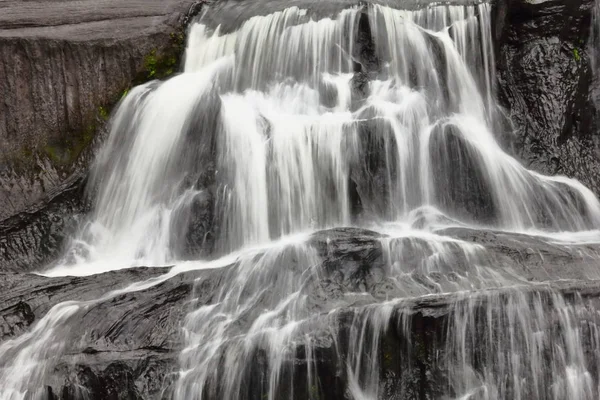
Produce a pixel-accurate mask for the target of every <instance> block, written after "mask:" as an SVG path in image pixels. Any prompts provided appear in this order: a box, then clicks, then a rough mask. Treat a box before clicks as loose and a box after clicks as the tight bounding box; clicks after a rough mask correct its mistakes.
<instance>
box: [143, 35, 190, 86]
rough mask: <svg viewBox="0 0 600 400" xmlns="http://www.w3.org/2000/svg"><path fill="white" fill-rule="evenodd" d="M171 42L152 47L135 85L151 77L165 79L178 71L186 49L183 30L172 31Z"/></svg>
mask: <svg viewBox="0 0 600 400" xmlns="http://www.w3.org/2000/svg"><path fill="white" fill-rule="evenodd" d="M170 38H171V40H170V43H169V45H168V46H166V48H164V49H161V50H160V51H159V50H158V49H152V50H151V51H150V52H149V53H148V54H146V56H145V57H144V64H143V70H142V72H141V73H140V74H139V75H138V76H137V77H136V79H135V80H134V82H133V83H134V84H135V85H139V84H141V83H144V82H146V81H148V80H149V79H164V78H167V77H169V76H171V75H173V73H174V72H175V71H176V69H177V65H178V64H179V60H180V57H181V54H182V53H183V51H184V45H185V35H184V34H183V30H179V31H177V32H172V33H171V34H170Z"/></svg>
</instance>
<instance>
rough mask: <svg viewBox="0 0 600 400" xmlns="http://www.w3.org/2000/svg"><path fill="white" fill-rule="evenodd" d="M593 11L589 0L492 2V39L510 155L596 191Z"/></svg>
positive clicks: (598, 153)
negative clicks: (511, 132) (510, 133)
mask: <svg viewBox="0 0 600 400" xmlns="http://www.w3.org/2000/svg"><path fill="white" fill-rule="evenodd" d="M593 8H594V1H593V0H542V1H535V2H531V1H527V0H499V1H497V2H496V3H495V11H494V12H495V15H494V22H495V27H494V35H495V38H494V39H495V41H496V51H497V54H496V57H497V72H498V95H499V99H500V101H501V103H502V104H503V105H504V107H505V108H506V110H507V113H508V115H509V116H510V118H511V119H512V122H513V128H514V129H515V135H514V137H513V148H514V151H515V153H516V155H517V156H518V157H520V159H521V160H522V161H523V163H524V164H525V165H526V166H528V167H529V168H532V169H534V170H537V171H539V172H542V173H544V174H549V175H557V174H560V175H566V176H569V177H573V178H576V179H578V180H580V181H581V182H583V183H584V184H585V185H586V186H588V187H589V188H591V189H592V190H593V191H594V192H595V193H596V194H600V150H599V149H600V148H599V143H600V142H599V140H600V136H599V135H598V121H597V110H596V109H595V106H594V101H593V98H592V91H593V87H594V85H596V82H595V80H594V74H593V71H592V68H591V61H592V56H593V55H592V46H591V43H590V40H591V24H592V11H593Z"/></svg>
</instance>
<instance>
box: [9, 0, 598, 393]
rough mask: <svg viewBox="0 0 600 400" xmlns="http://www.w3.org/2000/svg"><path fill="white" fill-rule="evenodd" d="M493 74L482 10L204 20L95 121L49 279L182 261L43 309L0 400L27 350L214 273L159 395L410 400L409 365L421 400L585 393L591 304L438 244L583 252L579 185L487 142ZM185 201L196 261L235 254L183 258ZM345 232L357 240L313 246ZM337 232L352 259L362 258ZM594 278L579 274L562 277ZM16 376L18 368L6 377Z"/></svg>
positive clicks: (586, 215) (351, 11)
mask: <svg viewBox="0 0 600 400" xmlns="http://www.w3.org/2000/svg"><path fill="white" fill-rule="evenodd" d="M493 82H494V59H493V46H492V41H491V22H490V5H489V4H486V3H481V4H477V5H430V6H427V7H425V8H421V9H417V10H410V11H407V10H397V9H393V8H390V7H387V6H383V5H366V6H353V7H349V8H347V9H344V10H341V11H339V12H337V13H335V14H334V15H333V16H328V17H315V15H312V14H311V13H309V12H307V11H306V10H303V9H300V8H298V7H289V8H286V9H285V10H283V11H278V12H274V13H271V14H269V15H264V16H254V17H252V18H250V19H248V20H246V21H245V22H243V23H242V24H241V25H240V26H237V27H235V28H231V27H228V28H226V27H223V26H218V27H210V26H209V23H208V21H205V20H203V19H201V20H200V21H199V23H197V24H195V25H193V26H192V27H191V29H190V32H189V38H188V44H187V49H186V62H185V68H184V71H183V73H182V74H180V75H178V76H176V77H174V78H172V79H170V80H168V81H166V82H162V83H159V82H153V83H150V84H146V85H143V86H141V87H138V88H136V89H134V90H132V91H131V93H129V94H128V96H127V97H126V99H125V100H124V101H123V102H122V104H121V105H120V107H119V109H118V110H117V112H116V113H115V115H114V116H113V118H112V121H111V136H110V138H109V140H108V142H107V144H106V145H105V148H104V150H103V152H102V154H101V155H100V156H99V160H98V162H97V164H96V166H95V169H94V179H93V182H92V185H93V187H94V188H95V190H97V198H96V207H95V209H94V212H93V213H92V215H91V216H90V220H89V222H88V223H87V224H85V225H84V226H82V228H81V231H80V233H79V235H78V236H76V239H75V240H73V244H72V246H71V249H70V251H69V252H67V255H66V256H65V258H64V259H63V260H62V262H61V263H60V265H58V266H54V268H53V269H52V270H50V271H49V272H48V273H47V274H48V275H64V274H66V275H89V274H95V273H99V272H102V271H106V270H109V269H115V268H124V267H128V266H132V265H167V264H179V265H178V266H176V267H174V268H173V270H171V272H170V273H169V274H167V275H163V276H161V277H159V278H155V279H152V280H150V281H146V282H141V283H138V284H135V285H132V286H130V287H128V288H125V289H123V290H120V291H116V292H111V293H109V294H107V295H105V296H104V297H103V298H102V299H98V300H96V301H91V302H79V303H78V302H72V303H66V304H61V305H59V306H56V307H55V308H53V309H52V310H51V311H50V312H49V313H48V315H47V316H46V317H45V318H44V319H43V320H42V321H40V322H39V323H38V324H37V325H36V327H35V328H34V329H33V330H32V331H31V332H30V333H28V334H26V335H24V336H23V337H21V338H18V339H16V340H13V341H9V342H5V343H3V344H2V345H0V366H1V367H2V369H1V370H0V398H2V399H20V398H25V397H26V396H28V395H31V394H32V393H35V391H36V390H37V389H38V388H39V387H41V386H42V385H43V380H44V379H45V372H44V371H46V370H48V369H49V368H51V365H52V363H53V362H54V361H53V360H54V359H55V357H57V355H56V354H50V353H51V352H50V351H49V349H48V348H47V347H45V346H44V343H46V342H48V341H49V340H50V339H49V335H51V334H52V332H63V331H65V332H66V328H65V327H66V326H67V325H68V323H70V322H71V321H73V320H74V318H76V317H77V313H78V312H80V311H81V310H84V309H86V307H89V306H90V305H92V304H95V303H97V302H100V301H104V300H106V299H110V298H112V297H115V296H117V295H118V294H119V293H123V292H124V291H137V290H144V288H147V287H150V286H153V285H158V284H159V283H161V282H164V281H165V280H167V279H169V278H170V277H172V276H174V275H175V274H177V273H179V272H181V271H184V270H189V269H193V268H217V267H224V266H226V265H227V266H229V268H230V269H229V270H228V271H227V273H226V278H225V279H223V282H222V286H221V287H220V289H219V291H218V293H216V294H215V299H214V301H213V302H212V303H211V304H209V305H205V306H198V307H196V308H193V309H192V310H190V312H189V314H188V315H187V317H186V318H185V321H183V323H182V324H183V326H182V335H183V341H184V348H183V350H182V352H181V354H180V357H179V363H180V368H181V370H180V371H179V373H178V378H177V380H176V382H175V383H174V384H173V386H172V387H171V388H170V390H171V393H172V396H173V398H176V399H231V400H233V399H266V398H268V399H284V398H286V399H287V398H299V399H317V398H336V397H335V396H338V397H339V396H341V395H340V393H341V394H343V396H345V397H346V398H351V399H355V400H362V399H394V398H417V397H419V398H425V397H423V396H424V395H423V393H416V392H414V390H415V389H414V385H412V384H411V382H414V381H415V380H416V379H417V377H416V375H418V374H420V373H421V372H422V371H423V370H424V369H423V368H424V367H423V365H424V364H427V365H429V364H431V365H433V364H436V365H442V364H444V365H446V368H445V371H446V372H444V373H442V372H440V371H439V370H438V371H437V372H436V371H434V370H433V369H432V370H430V371H429V373H431V374H433V375H431V376H425V377H420V378H419V379H422V380H423V382H424V381H427V382H429V381H436V380H437V381H438V382H437V383H438V384H439V387H442V388H443V391H442V392H435V393H434V392H431V393H428V394H427V396H428V398H456V399H508V398H511V399H530V398H536V399H537V398H539V399H546V398H548V399H550V398H552V399H596V398H598V396H600V390H599V388H598V384H599V383H600V376H599V375H598V374H599V372H598V371H600V359H599V358H600V357H598V355H597V354H598V352H599V351H600V348H599V347H598V346H599V344H600V335H599V332H598V325H597V323H598V322H599V321H598V316H597V315H595V312H594V311H593V310H594V308H593V305H592V304H591V303H590V301H588V300H587V299H585V298H584V297H577V296H574V297H575V299H571V298H569V299H565V296H563V294H562V293H563V292H564V291H565V290H566V289H564V287H563V286H561V285H562V283H558V284H555V283H552V284H549V283H543V282H552V281H557V280H559V279H560V278H561V277H560V276H558V275H556V274H555V273H554V272H553V271H547V275H546V276H543V277H536V278H535V279H533V278H531V277H529V276H527V273H528V272H527V271H523V270H519V269H518V265H508V264H507V263H506V262H505V260H504V259H502V258H501V257H498V256H496V255H494V254H491V253H490V252H488V250H487V248H486V246H484V245H482V244H478V243H475V242H474V241H472V240H470V239H469V238H468V237H463V238H461V237H456V235H455V232H454V231H453V230H456V229H459V228H460V229H463V231H465V230H466V232H468V231H469V229H470V230H485V229H491V228H493V229H497V230H504V231H508V232H513V233H515V232H516V233H519V234H521V236H520V237H521V238H522V241H523V242H525V243H526V242H527V240H529V239H527V238H530V237H532V235H535V236H536V237H538V238H539V237H542V238H543V240H544V241H546V242H547V243H549V245H551V244H556V243H558V244H560V246H567V247H568V246H569V245H571V244H573V243H569V240H565V239H564V236H565V235H564V232H570V234H569V236H570V237H571V242H575V241H577V240H579V239H580V240H581V241H597V240H598V239H599V238H600V236H599V235H598V234H597V232H595V231H591V230H592V229H596V228H598V227H600V203H599V202H598V200H597V199H596V198H595V197H594V195H593V194H592V193H591V192H590V191H589V190H588V189H586V188H585V187H583V186H582V185H581V184H579V183H578V182H576V181H573V180H570V179H567V178H561V177H546V176H542V175H539V174H537V173H534V172H532V171H528V170H527V169H525V168H524V167H522V166H521V165H520V164H519V163H518V162H517V161H516V160H514V159H513V158H511V157H510V156H509V155H508V154H506V153H505V152H503V151H502V148H501V147H500V146H499V145H498V143H497V142H496V139H495V137H494V133H493V132H492V126H494V118H495V115H496V113H497V105H496V103H495V100H494V83H493ZM209 164H210V166H209ZM207 176H212V177H213V178H207ZM208 193H210V196H209V195H208ZM205 196H209V197H205ZM199 198H200V199H205V198H212V199H213V200H214V213H213V218H214V220H216V221H218V223H217V224H215V228H214V232H211V235H214V237H215V238H216V239H215V243H214V244H213V247H214V249H213V250H214V251H215V252H216V253H217V254H220V255H225V254H227V253H230V252H233V251H235V253H231V254H230V255H229V256H227V257H224V258H222V259H219V260H216V261H212V262H210V263H200V264H199V265H201V266H200V267H198V266H195V264H194V263H191V264H190V263H183V264H181V263H180V261H179V260H180V259H181V258H182V254H181V253H180V252H179V246H180V244H181V243H180V242H182V241H183V240H184V239H183V237H184V236H185V234H186V233H185V232H186V230H188V229H189V227H188V226H187V223H188V222H189V219H190V218H191V217H190V216H191V215H192V214H193V213H194V209H193V205H194V204H195V202H197V201H198V199H199ZM352 225H353V226H358V227H361V228H369V229H371V230H370V231H367V230H365V229H344V230H339V229H337V230H336V229H333V230H329V231H325V232H324V233H323V232H319V233H316V234H313V233H312V232H314V231H315V230H320V229H328V228H335V227H347V226H352ZM463 231H461V232H463ZM578 232H579V233H578ZM323 237H326V239H323ZM330 238H332V239H330ZM573 238H575V239H573ZM578 238H579V239H578ZM345 241H346V242H349V241H357V243H360V244H361V246H363V247H360V246H359V247H360V251H363V250H364V249H367V250H368V251H367V250H364V253H360V254H361V256H364V257H365V259H364V260H360V259H359V260H357V258H356V257H355V256H349V255H348V254H350V253H352V252H351V251H349V250H347V249H346V248H345V247H344V246H345V245H344V243H346V242H345ZM271 242H272V243H271ZM340 243H341V244H340ZM353 243H354V242H353ZM366 243H368V245H367V244H366ZM373 249H376V250H377V252H378V253H377V254H380V256H378V257H375V256H371V254H374V253H371V252H372V251H375V250H373ZM530 256H531V255H530ZM593 256H595V254H593ZM328 257H333V260H337V261H334V262H331V259H330V258H328ZM540 257H541V256H540ZM327 260H329V261H327ZM340 260H341V261H340ZM541 262H542V263H543V259H542V261H541ZM336 263H339V264H340V265H342V267H340V268H339V270H336V268H337V267H336V265H337V264H336ZM367 268H368V269H369V271H370V272H368V273H367V272H361V271H363V269H367ZM599 272H600V270H598V269H597V268H596V267H595V265H593V264H592V265H590V268H589V269H588V270H586V271H582V274H583V273H585V277H586V278H587V279H598V278H600V274H599ZM324 281H326V282H327V285H324V284H323V282H324ZM531 281H535V282H537V283H534V282H531ZM198 285H199V290H200V285H201V282H199V283H198ZM332 288H333V289H332ZM449 294H453V295H451V296H453V297H451V299H452V306H451V307H450V306H446V307H450V309H449V310H447V311H448V312H447V314H446V317H444V318H445V320H444V321H445V322H444V323H443V324H442V325H443V326H444V328H443V329H444V330H445V334H444V335H441V334H440V333H439V332H437V333H436V332H430V331H427V329H425V328H423V324H425V325H426V324H427V320H426V319H427V318H438V317H436V316H435V315H430V316H428V317H422V319H423V320H422V321H421V325H418V324H415V323H414V318H412V316H414V315H415V314H416V313H417V310H418V309H419V307H422V306H423V305H424V304H435V302H436V299H439V298H441V297H443V296H446V297H447V296H449ZM571 297H573V296H571ZM192 304H194V301H192ZM440 307H441V306H440ZM439 318H441V317H439ZM582 319H584V320H585V324H581V323H580V321H581V320H582ZM340 321H342V322H340ZM344 321H345V322H344ZM411 321H412V322H411ZM44 332H45V333H44ZM441 336H444V337H446V338H447V339H446V340H444V342H443V343H437V342H436V340H439V337H441ZM61 340H62V339H61ZM584 340H587V341H589V343H585V344H584V343H583V341H584ZM59 342H60V341H57V344H56V346H55V347H53V348H52V351H53V352H60V351H62V348H63V347H64V343H62V342H60V343H59ZM323 343H328V344H329V345H328V346H324V345H323ZM475 343H477V345H475ZM428 347H429V348H436V349H439V351H438V352H437V353H435V354H432V353H431V352H430V350H427V348H428ZM323 348H329V349H333V350H331V352H330V353H326V352H325V353H324V352H323ZM386 349H387V350H386ZM585 349H591V350H592V351H591V352H589V351H585ZM428 363H429V364H428ZM19 364H23V365H27V366H28V370H27V373H23V374H15V373H13V372H12V370H13V369H14V368H19V367H18V365H19ZM332 365H335V370H327V368H332ZM382 371H385V374H384V373H382ZM435 374H438V375H435ZM390 376H393V378H394V379H391V378H390ZM391 381H393V382H396V383H395V384H394V385H391V384H389V382H391ZM340 382H341V383H340ZM339 385H342V386H343V387H342V388H341V389H339V388H337V386H339ZM338 389H339V390H338ZM423 390H425V389H423Z"/></svg>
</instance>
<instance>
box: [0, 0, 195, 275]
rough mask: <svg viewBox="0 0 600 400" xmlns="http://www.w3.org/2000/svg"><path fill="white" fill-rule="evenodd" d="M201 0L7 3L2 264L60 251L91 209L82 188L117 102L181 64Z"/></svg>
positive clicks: (1, 91) (0, 168) (3, 20)
mask: <svg viewBox="0 0 600 400" xmlns="http://www.w3.org/2000/svg"><path fill="white" fill-rule="evenodd" d="M195 3H200V2H194V1H192V0H169V1H166V2H165V1H158V0H157V1H154V0H152V1H133V2H130V1H128V2H121V1H114V0H106V1H101V2H97V1H83V2H81V1H77V2H76V1H69V0H64V1H53V2H52V6H51V7H50V6H48V4H47V3H46V2H38V1H34V2H22V1H9V2H3V4H2V6H0V9H1V10H2V11H1V15H0V98H2V99H3V102H2V103H1V104H0V148H1V149H2V150H1V151H0V204H2V207H0V221H2V222H0V238H1V239H0V255H2V257H0V268H1V269H3V270H7V269H18V268H22V267H23V266H25V265H27V266H28V267H27V269H28V270H31V269H33V268H36V267H38V266H40V265H43V264H44V263H47V262H48V261H50V260H52V259H53V258H54V257H56V255H57V254H58V252H59V251H60V248H61V243H62V239H63V238H62V234H61V233H60V232H62V231H63V229H64V226H68V225H69V224H71V223H72V219H73V218H74V216H75V215H76V214H78V213H80V212H82V211H85V209H86V207H85V204H83V203H84V199H83V197H82V196H81V193H82V190H80V189H81V188H79V187H78V185H79V184H81V182H83V181H84V178H85V175H86V174H87V170H88V168H89V165H90V163H91V161H92V160H93V158H94V155H95V148H96V147H97V145H98V144H99V142H101V139H102V136H103V135H102V132H103V131H102V128H103V126H104V123H105V121H106V120H107V119H108V117H109V114H110V111H111V109H112V107H113V106H114V105H115V104H116V103H117V102H118V100H119V99H120V98H121V97H122V96H123V94H124V93H126V91H127V90H128V89H129V88H130V87H132V86H133V85H135V84H139V83H141V82H144V81H146V80H150V79H156V78H162V77H165V76H168V75H170V74H172V73H173V72H175V71H176V70H177V68H178V63H179V58H180V56H181V55H182V53H183V45H184V34H185V24H186V23H187V22H188V21H189V18H190V17H191V15H190V13H197V12H198V11H199V8H198V7H197V6H194V7H192V5H194V4H195ZM59 203H60V204H59ZM57 210H60V212H58V211H57ZM38 216H39V217H38ZM57 219H58V220H60V221H57Z"/></svg>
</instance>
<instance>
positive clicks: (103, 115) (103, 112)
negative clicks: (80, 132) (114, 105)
mask: <svg viewBox="0 0 600 400" xmlns="http://www.w3.org/2000/svg"><path fill="white" fill-rule="evenodd" d="M98 115H100V118H102V119H103V120H105V121H106V120H107V119H108V116H109V112H108V111H107V110H106V108H105V107H102V106H100V107H98Z"/></svg>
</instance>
